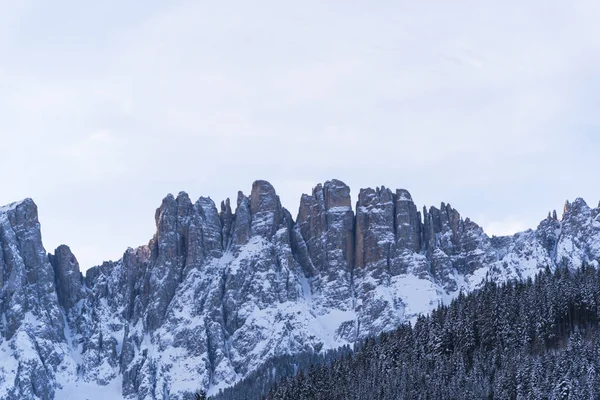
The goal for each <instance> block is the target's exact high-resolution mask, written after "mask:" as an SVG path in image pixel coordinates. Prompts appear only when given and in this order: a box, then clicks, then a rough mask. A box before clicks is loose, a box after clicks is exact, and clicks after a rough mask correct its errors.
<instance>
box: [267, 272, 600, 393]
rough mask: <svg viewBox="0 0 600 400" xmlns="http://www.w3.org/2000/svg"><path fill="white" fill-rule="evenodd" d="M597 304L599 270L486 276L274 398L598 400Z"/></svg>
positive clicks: (286, 384)
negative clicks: (501, 279) (519, 277)
mask: <svg viewBox="0 0 600 400" xmlns="http://www.w3.org/2000/svg"><path fill="white" fill-rule="evenodd" d="M599 304H600V273H599V272H598V271H597V270H596V269H594V268H589V267H585V266H584V267H582V268H581V269H579V270H578V271H575V272H569V271H567V270H557V271H556V272H554V273H551V272H550V271H549V270H546V272H545V273H542V274H540V275H538V276H537V277H536V279H535V280H531V279H528V280H526V281H524V282H510V283H507V284H502V285H498V284H495V283H493V282H488V283H487V284H486V285H484V287H483V288H482V289H481V290H478V291H476V292H474V293H472V294H470V295H467V296H465V295H460V296H459V297H458V298H457V299H456V300H454V301H453V302H452V303H451V304H450V305H448V306H442V307H439V308H438V309H437V310H435V311H434V312H433V313H432V314H431V316H428V317H420V318H419V319H418V320H417V322H416V323H415V325H414V327H412V326H410V325H405V326H401V327H400V328H398V329H397V330H395V331H393V332H390V333H386V334H383V335H381V336H380V337H378V338H375V339H369V340H367V341H366V342H365V343H364V344H363V345H362V346H361V349H360V350H358V351H357V352H356V353H354V354H348V355H345V356H343V357H342V358H340V359H338V360H336V361H334V362H333V363H330V364H329V365H320V366H314V367H311V368H309V370H308V371H301V372H299V373H298V374H296V375H295V376H294V377H292V378H287V379H283V380H282V381H281V382H280V383H279V384H278V385H277V386H274V387H272V388H271V390H270V392H269V393H268V395H267V396H266V398H267V399H268V400H284V399H298V400H303V399H311V400H313V399H328V400H333V399H340V400H348V399H357V400H358V399H360V400H369V399H378V400H387V399H390V400H392V399H394V400H396V399H536V400H537V399H598V398H600V332H599V330H598V320H599V315H598V314H599V307H598V305H599Z"/></svg>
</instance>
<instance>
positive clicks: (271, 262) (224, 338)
mask: <svg viewBox="0 0 600 400" xmlns="http://www.w3.org/2000/svg"><path fill="white" fill-rule="evenodd" d="M12 204H13V205H11V206H9V207H4V208H2V209H0V210H2V211H1V212H0V244H1V245H2V251H3V254H2V255H3V257H0V271H1V274H0V275H1V276H0V278H1V279H2V280H1V281H0V312H1V313H2V316H3V318H2V325H1V327H2V330H1V332H2V334H1V335H0V353H2V357H3V358H5V360H4V361H2V362H0V371H2V372H3V376H5V378H4V380H0V397H2V396H5V397H6V398H7V399H13V398H15V399H16V398H36V397H35V396H38V395H39V394H41V396H38V398H40V397H41V398H54V397H55V396H56V397H59V396H62V397H60V398H63V397H64V398H67V397H65V396H67V395H68V393H73V391H74V390H76V389H74V387H77V386H78V385H79V384H83V383H89V384H93V385H97V387H98V388H109V387H110V388H111V390H119V391H120V392H121V395H122V396H123V397H124V398H140V399H154V398H161V399H163V398H169V399H182V398H185V396H186V395H187V394H190V393H192V392H193V391H195V390H198V389H201V388H202V389H210V390H211V391H212V392H215V391H217V390H218V389H219V388H223V387H226V386H230V385H231V384H233V383H234V382H236V381H237V380H239V379H241V378H243V377H244V376H246V375H247V374H248V373H249V372H251V371H252V370H253V369H255V368H257V367H258V366H259V365H260V364H261V362H264V361H266V360H267V359H268V358H269V357H272V356H278V355H282V354H294V353H300V352H307V351H308V352H311V351H316V352H318V351H321V350H323V349H331V348H335V347H339V346H341V345H345V344H351V343H353V342H354V341H355V340H357V339H359V338H364V337H366V336H369V335H375V334H378V333H381V332H384V331H387V330H390V329H393V328H395V327H396V326H398V325H399V324H401V323H402V322H405V321H409V320H413V319H415V318H416V317H417V315H419V314H420V313H427V312H429V311H430V310H432V309H433V308H434V307H435V306H436V305H437V304H438V303H439V302H440V301H442V302H444V301H448V300H450V299H451V298H453V297H455V296H456V295H457V294H458V293H459V292H460V291H470V290H472V289H474V288H476V287H477V285H478V284H479V283H480V282H481V281H482V280H484V279H492V280H497V281H505V280H509V279H523V278H525V277H527V276H532V275H533V274H535V273H536V272H537V271H539V270H540V269H542V268H545V267H546V266H549V267H550V268H556V267H557V266H560V267H563V266H564V267H567V268H576V267H578V266H579V265H581V264H582V263H584V262H585V263H590V264H594V263H595V265H596V266H597V263H598V261H597V260H598V259H599V258H600V221H599V214H600V207H599V208H595V209H591V208H590V207H588V206H587V204H586V203H585V201H583V199H576V200H575V201H574V202H572V203H570V202H568V203H567V204H566V206H565V210H564V213H563V218H562V219H560V220H559V219H558V216H557V215H556V213H554V214H552V215H550V214H549V216H548V218H546V219H544V220H543V221H542V222H541V223H540V224H539V226H538V228H537V229H536V230H528V231H525V232H520V233H517V234H515V235H513V236H500V237H496V236H493V237H491V238H490V237H489V236H487V235H486V234H485V233H484V232H483V229H482V228H481V227H479V226H478V225H477V224H476V223H474V222H473V221H471V220H470V219H469V218H465V219H463V218H462V217H461V216H460V214H459V213H458V211H456V210H455V209H453V208H452V207H451V206H450V205H449V204H445V203H442V204H441V206H440V208H439V209H438V208H436V207H430V208H429V209H426V208H423V211H422V212H421V211H418V210H417V207H416V205H415V203H414V202H413V200H412V197H411V195H410V193H409V192H408V191H406V190H404V189H398V190H396V191H395V192H392V191H391V190H390V189H387V188H385V187H383V186H382V187H379V188H376V189H370V188H368V189H361V190H360V192H359V195H358V201H357V204H356V207H355V209H353V208H352V206H351V198H350V188H349V187H348V186H347V185H345V184H344V183H343V182H341V181H339V180H330V181H327V182H325V183H324V184H319V185H317V186H316V187H315V188H314V189H313V191H312V193H311V194H306V195H302V197H301V200H300V206H299V210H298V215H297V217H296V219H295V220H294V219H293V218H292V216H291V213H290V212H289V211H288V210H287V209H285V208H284V207H283V206H282V205H281V202H280V199H279V197H278V196H277V194H276V192H275V189H274V188H273V186H272V185H270V184H269V183H268V182H266V181H255V182H254V184H253V185H252V190H251V192H250V195H249V196H245V195H244V194H243V193H242V192H239V193H238V197H237V207H236V210H235V212H233V211H232V209H231V204H230V201H229V199H228V200H226V201H224V202H222V203H221V204H220V211H219V210H218V209H217V207H216V204H215V203H214V202H213V201H212V200H211V199H210V198H206V197H200V198H199V199H198V200H197V201H196V202H195V203H192V201H191V200H190V198H189V196H188V195H187V194H186V193H185V192H180V193H179V194H178V195H177V196H173V195H168V196H166V197H165V198H164V199H163V201H162V204H161V206H160V207H159V208H158V209H157V212H156V214H155V221H156V226H157V229H156V233H155V235H154V237H153V238H152V239H151V240H150V241H149V243H148V244H147V245H142V246H140V247H138V248H135V249H133V248H129V249H128V250H127V251H126V252H125V253H124V255H123V258H121V259H120V260H117V261H108V262H104V263H103V264H101V265H99V266H95V267H92V268H90V269H89V270H88V271H86V274H85V277H84V276H83V275H82V274H81V272H80V269H79V265H78V263H77V259H76V257H75V256H74V255H73V254H72V252H71V250H70V249H69V248H68V247H67V246H60V247H59V248H57V250H56V251H55V252H54V254H51V255H50V256H47V255H46V252H45V250H44V249H43V244H42V242H41V234H40V231H39V221H38V220H37V206H35V203H33V201H32V200H31V199H27V200H24V201H23V202H20V203H12ZM39 277H42V278H43V279H42V280H39V279H37V278H39ZM5 282H6V284H5ZM15 294H16V295H15ZM15 310H16V311H15ZM23 349H29V350H27V351H24V350H23ZM6 377H7V378H6ZM39 381H41V382H47V384H42V386H40V384H39ZM3 398H4V397H3Z"/></svg>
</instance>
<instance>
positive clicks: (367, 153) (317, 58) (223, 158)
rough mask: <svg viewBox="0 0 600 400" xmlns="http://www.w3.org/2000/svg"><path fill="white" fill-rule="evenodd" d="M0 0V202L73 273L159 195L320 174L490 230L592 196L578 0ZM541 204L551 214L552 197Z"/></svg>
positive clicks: (593, 79)
mask: <svg viewBox="0 0 600 400" xmlns="http://www.w3.org/2000/svg"><path fill="white" fill-rule="evenodd" d="M491 3H492V2H485V1H458V2H449V1H437V2H432V1H398V0H396V1H364V2H363V1H352V2H348V1H312V0H304V1H295V2H282V1H257V2H248V1H244V2H228V1H222V2H216V1H211V2H207V1H189V2H185V1H168V2H167V1H147V0H146V1H126V2H123V1H98V2H89V1H85V2H82V1H52V2H50V1H37V0H24V1H18V2H14V1H6V0H0V6H1V11H0V174H1V177H2V185H1V189H0V203H2V204H6V203H9V202H12V201H15V200H19V199H22V198H25V197H32V198H33V199H34V200H35V201H36V203H37V205H38V208H39V213H40V220H41V223H42V233H43V236H44V242H45V246H46V249H47V250H48V251H53V249H54V248H55V247H56V246H58V245H59V244H61V243H66V244H68V245H69V246H70V247H71V248H72V250H73V251H74V253H75V254H76V256H77V257H78V258H79V261H80V263H81V266H82V268H83V269H87V268H89V267H90V266H92V265H95V264H98V263H100V262H102V261H103V260H108V259H118V258H120V257H121V255H122V253H123V251H124V250H125V249H126V248H127V247H129V246H131V247H135V246H138V245H140V244H145V243H147V242H148V240H149V239H150V238H151V236H152V235H153V233H154V230H155V227H154V211H155V209H156V208H157V207H158V206H159V205H160V203H161V200H162V198H163V197H164V196H165V195H166V194H167V193H175V194H176V193H177V192H179V191H180V190H185V191H187V192H188V193H189V194H190V196H191V197H192V198H194V199H195V198H197V197H199V196H201V195H204V196H211V198H213V199H214V200H215V201H216V202H220V201H221V200H222V199H224V198H226V197H231V198H232V199H235V197H236V193H237V191H238V190H243V191H244V192H245V193H248V192H249V191H250V188H251V184H252V182H253V181H254V180H256V179H266V180H269V181H270V182H271V183H273V185H274V186H275V188H276V189H277V191H278V193H279V195H280V197H281V199H282V202H283V204H284V206H285V207H287V208H288V209H290V211H291V212H292V214H293V215H294V216H295V215H296V213H297V210H298V205H299V198H300V195H301V194H302V193H305V192H310V190H311V188H312V187H313V186H314V185H315V184H317V183H319V182H323V181H325V180H327V179H330V178H338V179H341V180H343V181H345V182H346V183H347V184H349V185H350V187H351V188H352V193H353V196H354V200H356V195H357V193H358V190H359V189H360V188H361V187H369V186H371V187H375V186H380V185H385V186H386V187H390V188H392V189H396V188H406V189H408V190H410V191H411V193H412V195H413V198H414V200H415V201H416V203H417V204H418V205H419V206H422V205H428V206H429V205H436V206H437V205H439V203H440V202H441V201H445V202H450V203H451V204H452V205H453V206H454V207H455V208H457V209H458V210H459V211H460V212H461V214H462V215H463V216H464V217H467V216H468V217H470V218H471V219H473V220H475V221H476V222H478V223H479V224H480V225H482V226H483V227H484V228H485V229H486V231H487V232H488V233H490V234H508V233H510V234H512V233H515V232H516V231H519V230H523V229H527V228H534V227H535V226H537V224H538V223H539V221H540V220H541V219H542V218H544V217H545V215H546V213H547V212H548V211H549V210H551V209H558V210H559V211H560V209H561V208H562V206H563V204H564V201H565V200H566V199H574V198H576V197H583V198H585V199H586V201H587V202H588V204H590V205H593V206H596V205H597V204H598V200H600V179H599V178H598V173H599V166H600V161H599V157H598V153H599V150H600V134H599V132H600V111H599V108H598V106H599V104H600V2H598V1H597V0H592V1H573V2H564V1H561V2H553V1H541V0H535V1H528V2H523V1H521V0H518V1H513V0H510V1H502V2H500V1H497V2H494V3H496V4H495V5H493V6H492V5H490V4H491ZM559 214H560V212H559Z"/></svg>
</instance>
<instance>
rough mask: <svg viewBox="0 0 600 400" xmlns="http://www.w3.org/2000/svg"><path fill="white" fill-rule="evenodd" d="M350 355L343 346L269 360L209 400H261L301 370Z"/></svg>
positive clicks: (349, 351)
mask: <svg viewBox="0 0 600 400" xmlns="http://www.w3.org/2000/svg"><path fill="white" fill-rule="evenodd" d="M350 353H352V349H351V348H350V347H349V346H344V347H341V348H339V349H335V350H329V351H327V352H324V353H302V354H297V355H284V356H280V357H275V358H272V359H269V360H268V361H267V362H266V363H264V364H263V365H262V366H261V367H260V368H258V369H257V370H256V371H254V372H252V373H250V374H249V375H248V376H247V377H246V378H245V379H244V380H242V381H240V382H238V383H237V384H236V385H235V386H233V387H231V388H227V389H225V390H224V391H222V392H220V393H219V394H217V395H215V396H212V397H210V400H251V399H261V398H263V397H264V395H265V394H266V393H268V392H269V390H270V389H271V388H272V387H273V386H275V385H276V384H277V383H278V382H281V381H282V380H283V379H284V378H287V377H290V376H295V375H296V374H298V373H299V372H300V371H303V370H309V369H310V368H311V366H312V367H314V366H317V365H329V364H331V363H332V362H333V361H335V360H339V359H340V358H342V357H343V356H345V355H348V354H350Z"/></svg>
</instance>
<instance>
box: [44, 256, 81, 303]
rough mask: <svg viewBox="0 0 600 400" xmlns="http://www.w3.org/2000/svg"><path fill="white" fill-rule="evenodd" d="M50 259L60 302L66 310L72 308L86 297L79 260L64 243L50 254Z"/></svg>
mask: <svg viewBox="0 0 600 400" xmlns="http://www.w3.org/2000/svg"><path fill="white" fill-rule="evenodd" d="M48 259H49V261H50V264H51V265H52V268H53V269H54V280H55V283H56V294H57V296H58V302H59V303H60V305H61V306H62V307H63V308H64V309H65V310H70V309H71V308H73V307H74V306H75V305H76V304H77V303H78V302H79V301H80V300H82V299H83V298H84V297H85V290H84V286H83V275H82V274H81V271H80V270H79V262H77V258H75V255H74V254H73V253H72V252H71V249H70V248H69V247H68V246H66V245H64V244H63V245H61V246H59V247H58V248H57V249H56V250H55V251H54V254H49V255H48Z"/></svg>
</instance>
